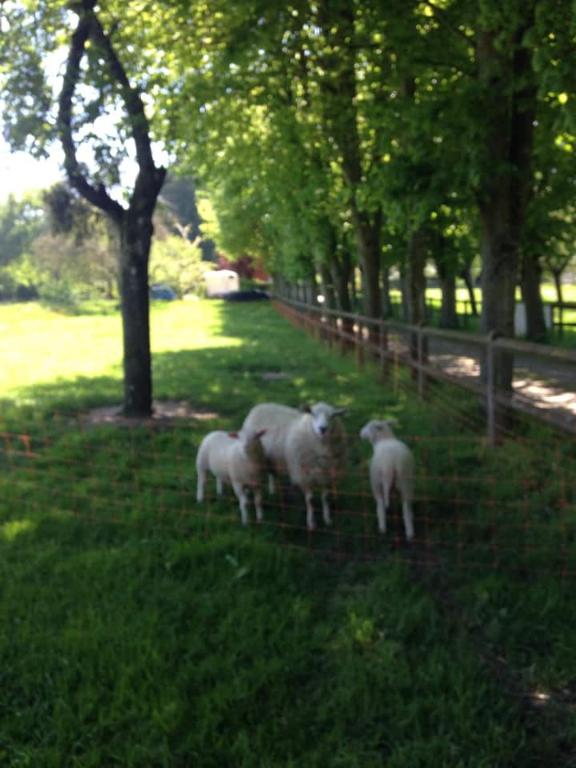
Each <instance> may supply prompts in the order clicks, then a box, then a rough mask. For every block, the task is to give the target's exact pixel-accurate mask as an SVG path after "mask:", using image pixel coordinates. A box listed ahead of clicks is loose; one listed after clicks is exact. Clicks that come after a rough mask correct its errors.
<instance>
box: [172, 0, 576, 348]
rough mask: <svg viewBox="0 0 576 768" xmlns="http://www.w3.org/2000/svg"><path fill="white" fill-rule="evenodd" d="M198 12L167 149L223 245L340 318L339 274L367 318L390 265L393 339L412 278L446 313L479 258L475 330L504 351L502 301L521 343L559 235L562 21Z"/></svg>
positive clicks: (570, 172) (370, 11) (377, 8)
mask: <svg viewBox="0 0 576 768" xmlns="http://www.w3.org/2000/svg"><path fill="white" fill-rule="evenodd" d="M217 5H218V7H219V10H220V11H221V13H220V15H218V16H217V14H215V13H214V5H213V4H211V6H210V12H209V13H206V14H204V15H202V14H197V16H196V17H195V19H194V22H195V26H196V28H197V29H200V30H202V32H201V34H202V37H201V38H200V39H201V40H204V41H205V42H206V41H207V42H208V45H207V46H206V45H204V46H200V47H199V50H200V52H201V53H199V55H198V62H197V64H196V66H195V68H194V70H193V72H192V73H188V74H187V76H185V77H184V72H182V73H181V74H182V79H181V80H180V79H179V81H178V82H179V93H180V95H181V99H180V102H179V103H180V105H181V106H182V107H183V114H182V119H181V123H180V124H179V134H180V136H181V138H182V140H183V141H184V142H186V143H187V145H188V146H190V147H192V152H191V157H192V161H191V162H192V164H193V165H195V167H196V168H198V169H201V171H202V174H203V176H204V178H205V179H206V180H207V181H208V183H209V184H210V187H211V189H212V191H213V194H214V198H215V200H216V203H217V205H218V207H219V209H220V210H221V211H222V212H223V215H224V216H225V220H226V227H225V228H224V227H223V229H224V230H225V233H226V236H227V237H228V238H229V239H230V241H231V242H232V243H233V244H235V245H236V247H238V248H241V247H246V246H247V244H248V243H249V244H250V246H251V248H253V249H255V248H257V249H261V250H263V251H264V252H265V253H266V255H267V258H268V259H269V260H270V261H271V262H272V263H273V264H274V266H275V268H276V270H277V271H278V272H279V273H282V274H283V275H284V276H291V277H295V278H296V277H298V278H306V277H308V278H309V279H310V280H313V279H314V276H315V275H316V274H318V273H319V274H320V275H321V276H322V279H323V282H324V283H325V288H326V293H327V295H328V296H329V297H331V296H332V294H334V300H335V301H336V302H337V303H338V304H339V305H340V306H341V307H342V308H343V309H347V308H348V305H349V291H350V271H351V266H352V265H353V264H354V263H359V264H360V266H361V269H362V273H363V277H364V302H365V306H364V311H365V312H366V313H367V314H369V315H381V314H382V313H386V311H387V308H388V277H389V271H390V268H391V267H393V266H398V267H399V268H400V270H401V272H402V273H403V275H404V277H405V281H406V286H407V291H406V303H407V314H408V319H409V320H410V321H411V322H419V321H420V320H421V319H422V313H423V307H424V301H423V292H424V285H425V282H424V279H423V274H424V267H425V265H426V263H427V262H430V261H432V262H433V263H434V264H435V266H436V270H437V273H438V275H439V278H440V281H441V284H442V287H443V292H444V296H445V303H446V304H447V305H448V306H450V305H451V306H453V296H454V285H455V278H456V276H458V275H463V276H465V277H466V276H467V275H468V273H469V267H470V264H471V261H472V259H473V258H474V257H475V256H476V255H477V254H480V255H481V272H482V290H483V300H484V302H483V317H482V324H483V328H484V330H486V331H488V330H495V331H497V332H500V333H503V334H506V335H513V310H514V293H515V287H516V285H517V284H518V283H520V284H521V287H522V293H523V298H524V300H525V302H526V304H527V308H528V316H529V334H530V336H532V337H533V338H539V337H541V336H542V335H543V333H544V319H543V311H542V304H541V300H540V291H539V284H540V278H541V273H542V270H543V268H544V267H547V268H548V269H550V271H551V272H552V273H553V274H556V275H558V274H559V273H560V272H561V270H562V269H563V268H564V267H565V265H566V263H567V261H568V260H569V259H570V257H571V255H572V253H571V250H570V246H571V243H572V241H573V237H574V234H575V232H574V192H575V175H574V170H575V165H574V152H573V150H574V111H573V103H574V102H573V96H574V83H573V78H572V75H571V68H572V66H573V64H574V55H575V51H576V48H575V47H574V42H575V26H576V22H575V19H574V14H573V11H572V8H571V4H570V3H568V2H566V3H558V2H546V1H545V0H540V1H539V2H536V1H535V0H531V1H529V2H514V1H510V0H509V1H508V2H506V3H501V2H490V1H485V2H482V3H480V4H478V3H477V2H467V0H452V1H450V0H435V1H434V2H420V1H418V2H410V1H408V2H406V1H405V0H398V1H396V2H394V1H392V2H387V3H380V2H370V1H369V0H368V1H366V0H363V2H350V1H349V0H346V2H344V1H343V0H342V1H339V0H319V2H314V3H308V2H301V3H299V2H291V3H258V2H251V3H249V2H244V3H241V4H240V7H239V8H236V12H235V13H231V12H230V8H229V4H228V3H224V2H220V3H218V4H217ZM206 73H209V77H208V78H207V77H206V76H205V75H206ZM191 105H192V106H193V107H194V109H193V110H192V114H193V115H194V117H195V120H194V121H191V120H190V117H189V116H190V107H191ZM184 110H185V113H184ZM447 317H450V313H447ZM452 317H453V315H452Z"/></svg>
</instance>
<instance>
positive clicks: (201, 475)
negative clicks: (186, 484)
mask: <svg viewBox="0 0 576 768" xmlns="http://www.w3.org/2000/svg"><path fill="white" fill-rule="evenodd" d="M205 482H206V470H205V469H199V470H198V484H197V486H196V501H197V502H198V503H201V502H203V501H204V483H205Z"/></svg>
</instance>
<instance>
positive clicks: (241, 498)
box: [233, 483, 248, 525]
mask: <svg viewBox="0 0 576 768" xmlns="http://www.w3.org/2000/svg"><path fill="white" fill-rule="evenodd" d="M233 488H234V493H235V494H236V498H237V499H238V502H239V504H240V519H241V520H242V525H248V509H247V504H248V498H247V496H246V491H245V490H244V486H243V485H242V483H234V484H233Z"/></svg>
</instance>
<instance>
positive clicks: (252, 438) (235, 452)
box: [196, 430, 264, 525]
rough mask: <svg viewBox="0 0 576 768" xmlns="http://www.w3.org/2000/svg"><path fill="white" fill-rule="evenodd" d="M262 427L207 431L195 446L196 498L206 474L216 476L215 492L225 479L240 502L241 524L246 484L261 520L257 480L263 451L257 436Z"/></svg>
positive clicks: (244, 514) (245, 512)
mask: <svg viewBox="0 0 576 768" xmlns="http://www.w3.org/2000/svg"><path fill="white" fill-rule="evenodd" d="M263 435H264V430H241V431H240V432H224V431H222V430H216V431H214V432H209V433H208V434H207V435H206V436H205V437H204V439H203V440H202V442H201V443H200V447H199V448H198V453H197V455H196V472H197V475H198V486H197V492H196V498H197V500H198V501H199V502H202V501H203V500H204V485H205V482H206V475H207V473H208V472H211V473H212V474H213V475H214V476H215V477H216V492H217V494H218V495H219V496H220V495H221V494H222V485H223V483H229V484H230V485H231V486H232V488H233V489H234V493H235V494H236V497H237V499H238V502H239V504H240V517H241V519H242V525H247V524H248V510H247V504H248V497H247V493H246V489H247V488H251V489H252V490H253V492H254V506H255V508H256V519H257V520H258V522H260V521H261V520H262V490H261V480H262V473H263V471H264V451H263V448H262V443H261V438H262V436H263Z"/></svg>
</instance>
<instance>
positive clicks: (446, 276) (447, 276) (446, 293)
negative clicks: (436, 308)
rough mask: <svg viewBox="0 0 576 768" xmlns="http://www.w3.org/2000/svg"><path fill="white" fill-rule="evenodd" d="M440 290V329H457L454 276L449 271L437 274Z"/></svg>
mask: <svg viewBox="0 0 576 768" xmlns="http://www.w3.org/2000/svg"><path fill="white" fill-rule="evenodd" d="M439 279H440V289H441V291H442V306H441V309H440V327H441V328H458V313H457V311H456V275H455V274H454V273H453V272H450V271H449V270H443V274H440V273H439Z"/></svg>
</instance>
